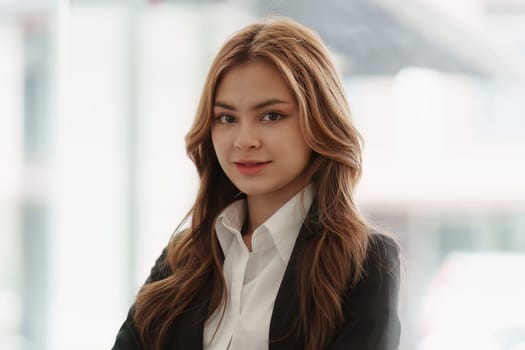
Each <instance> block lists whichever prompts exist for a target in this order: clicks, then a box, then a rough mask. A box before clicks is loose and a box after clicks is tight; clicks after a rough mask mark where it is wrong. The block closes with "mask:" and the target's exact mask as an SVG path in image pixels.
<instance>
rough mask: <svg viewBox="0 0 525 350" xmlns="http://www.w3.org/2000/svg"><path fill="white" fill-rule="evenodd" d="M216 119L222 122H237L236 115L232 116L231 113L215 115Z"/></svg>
mask: <svg viewBox="0 0 525 350" xmlns="http://www.w3.org/2000/svg"><path fill="white" fill-rule="evenodd" d="M215 120H216V121H217V122H218V123H220V124H231V123H235V117H232V116H231V115H227V114H222V115H219V116H217V117H215Z"/></svg>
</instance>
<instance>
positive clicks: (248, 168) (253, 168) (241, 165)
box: [234, 160, 270, 175]
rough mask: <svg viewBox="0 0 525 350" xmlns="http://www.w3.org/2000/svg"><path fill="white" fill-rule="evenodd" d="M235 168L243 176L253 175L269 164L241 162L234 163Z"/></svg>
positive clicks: (253, 161) (249, 161) (251, 161)
mask: <svg viewBox="0 0 525 350" xmlns="http://www.w3.org/2000/svg"><path fill="white" fill-rule="evenodd" d="M234 164H235V168H237V171H239V172H240V173H241V174H243V175H255V174H257V173H258V172H260V171H262V170H263V169H264V168H266V166H267V165H268V164H270V162H259V161H255V160H246V161H245V160H242V161H238V162H234Z"/></svg>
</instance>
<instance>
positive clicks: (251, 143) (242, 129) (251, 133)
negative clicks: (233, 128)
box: [233, 124, 261, 149]
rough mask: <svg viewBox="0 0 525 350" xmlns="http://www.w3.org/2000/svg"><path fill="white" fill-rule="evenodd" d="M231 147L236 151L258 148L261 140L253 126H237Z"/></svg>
mask: <svg viewBox="0 0 525 350" xmlns="http://www.w3.org/2000/svg"><path fill="white" fill-rule="evenodd" d="M233 145H234V147H235V148H237V149H250V148H252V149H253V148H259V147H260V146H261V139H260V138H259V136H258V135H257V132H256V130H255V129H254V128H253V126H250V125H247V124H244V125H240V126H239V128H238V132H237V135H235V140H234V143H233Z"/></svg>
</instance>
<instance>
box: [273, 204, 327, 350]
mask: <svg viewBox="0 0 525 350" xmlns="http://www.w3.org/2000/svg"><path fill="white" fill-rule="evenodd" d="M316 207H317V206H316V203H315V201H314V203H312V207H311V208H310V211H309V213H308V218H313V219H311V220H305V222H309V224H306V223H304V224H303V226H302V227H301V230H300V231H299V236H298V237H297V240H296V241H295V245H294V248H293V250H292V254H291V256H290V260H289V262H288V266H287V267H286V271H285V273H284V276H283V280H282V282H281V285H280V287H279V291H278V292H277V298H276V299H275V304H274V308H273V312H272V318H271V321H270V339H269V349H270V350H291V349H304V332H303V331H302V327H301V325H300V324H297V322H300V320H299V319H298V315H299V285H298V280H297V277H298V274H299V272H300V269H301V266H300V263H301V261H300V257H301V253H302V251H303V248H304V245H305V244H306V242H307V241H308V239H310V238H311V237H312V236H313V235H314V234H315V233H317V232H319V230H320V226H319V224H318V223H317V218H316V215H315V209H316Z"/></svg>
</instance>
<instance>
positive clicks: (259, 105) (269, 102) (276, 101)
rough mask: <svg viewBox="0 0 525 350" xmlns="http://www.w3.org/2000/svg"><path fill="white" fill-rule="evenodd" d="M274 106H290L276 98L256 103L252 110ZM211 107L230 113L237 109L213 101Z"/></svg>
mask: <svg viewBox="0 0 525 350" xmlns="http://www.w3.org/2000/svg"><path fill="white" fill-rule="evenodd" d="M276 104H290V102H288V101H283V100H279V99H278V98H271V99H269V100H266V101H263V102H259V103H257V104H256V105H255V106H253V107H252V110H257V109H261V108H264V107H268V106H271V105H276ZM213 106H214V107H221V108H224V109H229V110H231V111H237V109H236V108H235V107H233V106H232V105H229V104H227V103H224V102H221V101H215V103H214V104H213Z"/></svg>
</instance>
